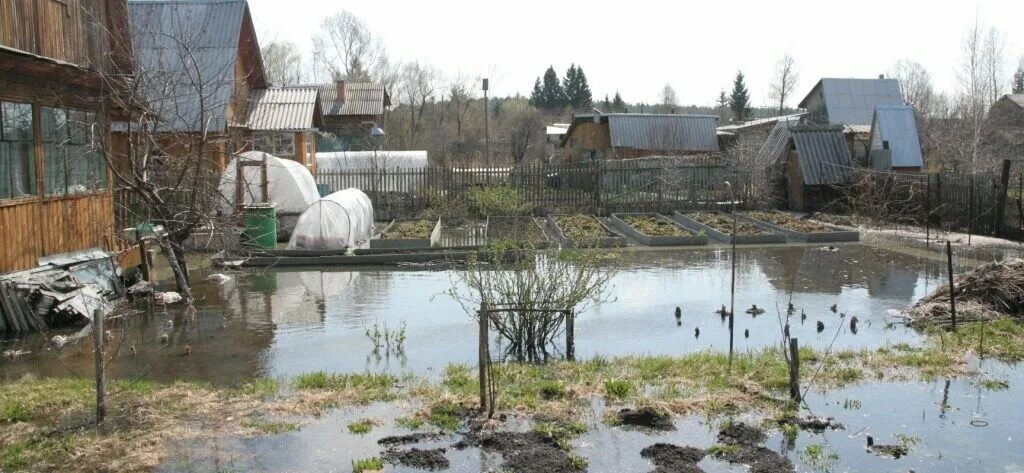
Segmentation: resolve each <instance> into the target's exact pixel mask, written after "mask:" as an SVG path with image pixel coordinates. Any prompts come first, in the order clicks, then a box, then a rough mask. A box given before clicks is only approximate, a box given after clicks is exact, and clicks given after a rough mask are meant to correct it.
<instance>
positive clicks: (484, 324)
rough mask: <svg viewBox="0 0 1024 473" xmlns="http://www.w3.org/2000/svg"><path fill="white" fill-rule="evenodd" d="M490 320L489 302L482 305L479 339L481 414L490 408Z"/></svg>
mask: <svg viewBox="0 0 1024 473" xmlns="http://www.w3.org/2000/svg"><path fill="white" fill-rule="evenodd" d="M489 318H490V312H488V310H487V301H483V302H481V303H480V314H479V319H480V339H479V345H480V346H479V363H478V364H479V370H480V373H479V378H480V412H484V411H486V410H487V406H488V397H489V396H488V395H487V393H488V386H490V380H489V379H488V376H489V375H490V373H489V368H490V366H489V365H490V351H489V350H490V343H489V341H488V340H487V339H488V333H487V332H488V319H489Z"/></svg>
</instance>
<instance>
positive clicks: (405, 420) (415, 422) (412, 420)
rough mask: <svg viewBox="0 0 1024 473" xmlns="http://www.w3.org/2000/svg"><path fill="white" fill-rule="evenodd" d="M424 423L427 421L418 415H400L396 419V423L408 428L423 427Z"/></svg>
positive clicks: (416, 428) (417, 428)
mask: <svg viewBox="0 0 1024 473" xmlns="http://www.w3.org/2000/svg"><path fill="white" fill-rule="evenodd" d="M424 424H426V421H424V420H423V419H421V418H419V417H416V416H409V417H399V418H397V419H395V425H397V426H398V427H401V428H403V429H408V430H419V429H422V428H423V425H424Z"/></svg>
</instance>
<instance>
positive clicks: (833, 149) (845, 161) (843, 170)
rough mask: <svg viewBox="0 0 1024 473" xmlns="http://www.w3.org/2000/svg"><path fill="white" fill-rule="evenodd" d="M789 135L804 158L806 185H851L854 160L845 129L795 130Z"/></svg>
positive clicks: (801, 161) (802, 159) (801, 158)
mask: <svg viewBox="0 0 1024 473" xmlns="http://www.w3.org/2000/svg"><path fill="white" fill-rule="evenodd" d="M789 132H790V134H792V136H793V145H794V146H795V147H796V152H797V153H798V154H799V156H800V159H799V161H800V172H801V174H803V178H804V184H806V185H808V186H820V185H830V184H842V183H845V182H849V180H850V170H851V169H852V168H853V161H852V160H851V159H850V149H849V148H848V147H847V145H846V139H845V138H843V129H842V127H827V128H820V127H794V128H790V130H789Z"/></svg>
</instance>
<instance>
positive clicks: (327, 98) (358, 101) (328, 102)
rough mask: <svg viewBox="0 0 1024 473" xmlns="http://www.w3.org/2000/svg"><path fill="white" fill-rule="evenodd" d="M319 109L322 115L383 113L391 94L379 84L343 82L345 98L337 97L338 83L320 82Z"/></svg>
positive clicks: (389, 102)
mask: <svg viewBox="0 0 1024 473" xmlns="http://www.w3.org/2000/svg"><path fill="white" fill-rule="evenodd" d="M316 87H318V88H319V89H320V109H321V110H323V114H324V115H383V114H384V110H385V109H386V108H387V107H390V106H391V96H390V95H389V94H388V91H387V89H385V88H384V86H383V85H381V84H374V83H372V82H345V100H344V101H342V100H339V99H338V84H337V83H333V84H321V85H318V86H316Z"/></svg>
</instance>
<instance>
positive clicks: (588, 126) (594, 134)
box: [562, 122, 612, 161]
mask: <svg viewBox="0 0 1024 473" xmlns="http://www.w3.org/2000/svg"><path fill="white" fill-rule="evenodd" d="M611 148H612V139H611V132H610V130H609V128H608V124H607V123H600V124H598V123H594V122H583V123H578V124H576V126H574V127H572V134H571V135H569V136H567V137H566V142H565V146H564V147H563V148H562V157H563V158H564V159H565V160H566V161H579V160H580V159H589V158H590V157H591V156H590V152H591V151H593V152H594V154H595V155H596V156H594V157H596V158H597V159H604V158H609V157H612V149H611Z"/></svg>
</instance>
